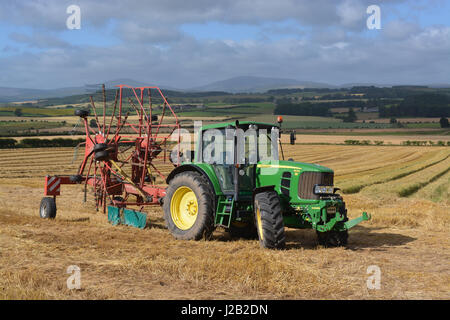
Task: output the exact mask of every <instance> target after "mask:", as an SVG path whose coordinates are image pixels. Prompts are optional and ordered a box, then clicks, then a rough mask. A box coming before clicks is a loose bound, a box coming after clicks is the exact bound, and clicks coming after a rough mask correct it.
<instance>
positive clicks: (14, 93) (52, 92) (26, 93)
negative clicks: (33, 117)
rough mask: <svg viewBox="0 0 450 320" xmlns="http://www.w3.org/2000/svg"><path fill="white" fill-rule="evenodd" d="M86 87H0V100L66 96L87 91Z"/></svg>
mask: <svg viewBox="0 0 450 320" xmlns="http://www.w3.org/2000/svg"><path fill="white" fill-rule="evenodd" d="M88 92H89V91H88V90H87V88H86V87H67V88H58V89H48V90H45V89H27V88H8V87H0V102H13V101H27V100H36V99H45V98H56V97H66V96H70V95H75V94H84V93H88Z"/></svg>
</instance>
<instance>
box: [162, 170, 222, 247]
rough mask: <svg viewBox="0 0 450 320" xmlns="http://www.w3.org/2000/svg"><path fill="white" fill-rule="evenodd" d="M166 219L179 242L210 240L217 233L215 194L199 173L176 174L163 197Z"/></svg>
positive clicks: (167, 224) (168, 226)
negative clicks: (181, 240) (215, 226)
mask: <svg viewBox="0 0 450 320" xmlns="http://www.w3.org/2000/svg"><path fill="white" fill-rule="evenodd" d="M163 209H164V220H165V221H166V226H167V228H168V229H169V231H170V232H171V233H172V235H173V236H174V237H175V238H176V239H183V240H200V239H201V238H205V239H209V238H210V237H211V234H212V232H213V231H214V194H213V191H212V190H211V187H210V185H209V183H208V181H207V180H206V179H205V178H204V177H203V176H202V175H201V174H199V173H197V172H192V171H189V172H184V173H180V174H178V175H176V176H175V177H174V178H173V179H172V180H171V181H170V183H169V186H168V188H167V191H166V196H165V197H164V204H163Z"/></svg>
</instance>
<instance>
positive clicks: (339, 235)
mask: <svg viewBox="0 0 450 320" xmlns="http://www.w3.org/2000/svg"><path fill="white" fill-rule="evenodd" d="M316 233H317V240H318V242H319V245H321V246H324V247H343V246H346V245H347V242H348V231H347V230H344V231H335V230H331V231H327V232H319V231H316Z"/></svg>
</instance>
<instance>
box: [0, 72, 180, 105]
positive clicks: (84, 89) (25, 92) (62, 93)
mask: <svg viewBox="0 0 450 320" xmlns="http://www.w3.org/2000/svg"><path fill="white" fill-rule="evenodd" d="M118 84H126V85H129V86H132V87H140V86H157V85H159V84H157V83H145V82H142V81H135V80H132V79H126V78H123V79H116V80H110V81H106V82H105V87H106V89H115V88H116V87H115V86H116V85H118ZM159 86H160V85H159ZM161 88H163V89H169V90H177V89H176V88H172V87H169V86H161ZM97 90H101V83H88V84H85V85H84V86H80V87H67V88H57V89H28V88H9V87H0V102H15V101H27V100H37V99H47V98H62V97H67V96H73V95H80V94H88V93H93V92H95V91H97Z"/></svg>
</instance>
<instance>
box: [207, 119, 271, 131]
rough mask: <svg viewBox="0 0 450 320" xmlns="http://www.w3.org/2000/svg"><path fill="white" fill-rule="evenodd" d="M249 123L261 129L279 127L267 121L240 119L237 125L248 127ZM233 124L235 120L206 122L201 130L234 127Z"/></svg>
mask: <svg viewBox="0 0 450 320" xmlns="http://www.w3.org/2000/svg"><path fill="white" fill-rule="evenodd" d="M250 124H256V125H257V126H258V127H260V128H262V129H269V128H272V127H279V125H278V124H275V123H268V122H255V121H240V122H239V126H243V127H244V128H245V127H248V125H250ZM235 125H236V123H235V122H221V123H212V124H207V125H204V126H202V131H203V130H208V129H222V128H227V127H228V126H231V127H233V128H234V127H235Z"/></svg>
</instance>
